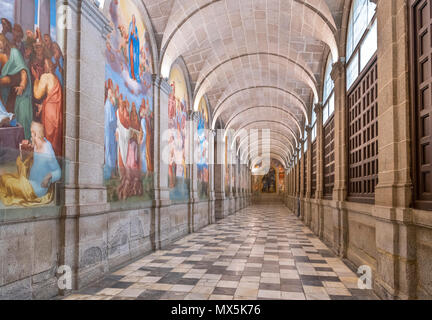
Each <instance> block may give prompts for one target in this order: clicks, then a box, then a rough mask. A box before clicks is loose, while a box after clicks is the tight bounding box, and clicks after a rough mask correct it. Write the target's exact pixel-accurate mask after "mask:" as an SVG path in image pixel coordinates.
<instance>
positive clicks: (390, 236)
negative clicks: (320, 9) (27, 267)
mask: <svg viewBox="0 0 432 320" xmlns="http://www.w3.org/2000/svg"><path fill="white" fill-rule="evenodd" d="M374 2H376V3H377V21H378V30H379V32H378V54H377V64H378V113H379V114H378V124H379V133H378V145H379V179H378V180H379V183H378V185H377V187H376V190H375V201H374V204H365V203H355V202H350V201H348V188H347V183H348V177H347V172H348V170H347V164H348V163H347V159H348V152H347V145H346V141H347V139H346V138H347V135H348V128H347V121H346V119H347V118H346V109H347V107H346V83H345V82H346V65H345V60H344V58H342V59H340V60H339V61H337V62H336V63H335V64H333V70H332V78H333V80H334V83H335V91H334V92H335V185H334V189H333V196H332V199H333V200H326V199H324V197H323V195H322V192H320V191H322V188H320V184H321V186H322V183H323V180H324V179H323V168H322V164H321V162H320V161H322V157H320V155H318V164H319V165H318V168H319V170H318V174H317V181H318V188H317V192H316V195H315V197H311V194H310V182H311V174H310V168H311V163H310V158H311V157H310V153H309V154H308V157H307V159H308V162H307V163H304V161H303V159H299V158H298V155H299V154H302V152H301V151H300V150H302V148H303V147H304V144H302V146H301V148H300V150H299V152H298V154H297V164H296V166H295V167H293V168H292V169H291V170H289V173H288V175H289V179H288V181H289V182H288V185H287V189H288V192H287V193H286V195H285V200H284V202H285V204H286V206H287V207H288V208H289V210H290V211H291V212H297V202H298V201H299V200H300V203H301V206H300V211H301V212H300V213H301V214H300V217H301V219H302V220H303V221H304V223H305V224H306V225H307V226H308V227H310V228H311V230H312V231H313V232H314V233H315V234H316V235H317V236H319V237H320V238H321V239H323V241H324V242H325V243H327V244H328V245H329V246H330V247H331V248H332V249H333V251H334V252H335V253H336V254H337V255H338V256H340V257H341V258H343V259H346V261H347V262H348V263H349V264H351V266H352V267H353V268H358V267H360V266H364V265H366V266H369V267H370V268H371V270H372V277H373V288H374V290H375V292H376V293H377V294H378V295H379V296H380V297H381V298H384V299H425V298H428V299H430V298H431V297H432V269H431V268H432V267H431V266H432V264H431V261H432V245H431V239H432V219H431V214H430V211H422V210H416V209H414V208H413V205H412V199H413V198H414V194H413V188H412V185H413V182H412V176H413V170H412V161H411V149H412V137H411V132H410V128H409V127H410V123H411V122H410V120H409V119H410V104H411V100H410V86H409V76H410V67H409V64H410V63H409V61H410V59H409V34H408V30H409V28H408V22H409V20H408V12H409V10H408V7H407V5H408V4H407V1H403V0H394V1H382V0H378V1H374ZM349 12H350V5H349V2H348V3H347V5H346V8H345V13H344V19H343V21H344V23H347V22H348V17H349ZM341 31H342V32H341V35H340V37H341V38H340V43H341V45H340V53H341V57H343V56H344V54H345V49H346V48H345V37H346V29H345V27H343V28H342V30H341ZM318 111H319V110H318ZM319 116H320V115H319V113H318V118H319ZM318 129H319V130H318V141H320V139H322V135H323V130H322V127H321V128H318ZM321 141H322V140H321ZM309 145H310V144H309ZM309 152H310V151H309ZM304 166H308V170H307V172H308V176H307V177H303V175H301V179H300V180H301V181H298V180H299V179H298V176H299V175H298V170H299V168H300V170H301V171H300V172H303V167H304ZM305 180H306V181H307V183H306V186H307V188H305Z"/></svg>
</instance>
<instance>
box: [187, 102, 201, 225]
mask: <svg viewBox="0 0 432 320" xmlns="http://www.w3.org/2000/svg"><path fill="white" fill-rule="evenodd" d="M196 127H197V120H196V119H195V112H194V111H192V110H190V111H189V113H188V121H187V124H186V130H187V131H186V132H188V134H189V138H186V144H187V145H188V150H186V151H187V154H188V155H189V161H186V163H188V165H187V167H188V176H189V181H190V189H189V205H188V223H189V233H193V232H195V227H196V220H195V212H196V211H197V208H196V205H197V202H199V196H198V166H197V162H196V159H195V139H197V137H196V134H197V130H196V129H195V128H196Z"/></svg>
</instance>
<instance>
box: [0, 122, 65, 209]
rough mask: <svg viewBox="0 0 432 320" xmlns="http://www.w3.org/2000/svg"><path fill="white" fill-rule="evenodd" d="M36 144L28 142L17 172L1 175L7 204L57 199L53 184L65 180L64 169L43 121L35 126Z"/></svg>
mask: <svg viewBox="0 0 432 320" xmlns="http://www.w3.org/2000/svg"><path fill="white" fill-rule="evenodd" d="M31 135H32V142H33V145H30V144H29V143H28V142H24V143H23V144H22V145H21V147H20V149H21V154H20V156H19V157H18V159H17V161H16V164H17V173H16V174H9V173H8V174H4V175H2V176H0V201H2V202H3V204H5V205H6V206H13V205H20V206H25V207H31V206H37V205H46V204H49V203H50V202H52V200H53V198H54V188H53V183H55V182H57V181H59V180H60V179H61V169H60V166H59V163H58V161H57V159H56V156H55V153H54V150H53V147H52V145H51V143H50V142H49V141H48V140H47V139H46V138H45V133H44V127H43V125H42V124H40V123H36V122H33V123H32V125H31Z"/></svg>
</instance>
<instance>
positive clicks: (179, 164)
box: [168, 65, 190, 202]
mask: <svg viewBox="0 0 432 320" xmlns="http://www.w3.org/2000/svg"><path fill="white" fill-rule="evenodd" d="M169 83H170V85H171V93H170V96H169V101H168V130H169V138H168V150H169V162H168V186H169V188H170V199H171V201H174V202H182V201H186V200H188V199H189V186H190V182H189V178H188V169H187V165H186V153H187V139H186V137H187V126H186V122H187V112H188V106H189V97H188V91H187V85H186V79H185V76H184V74H183V71H182V70H181V68H180V67H179V66H178V65H174V66H173V67H172V68H171V73H170V78H169Z"/></svg>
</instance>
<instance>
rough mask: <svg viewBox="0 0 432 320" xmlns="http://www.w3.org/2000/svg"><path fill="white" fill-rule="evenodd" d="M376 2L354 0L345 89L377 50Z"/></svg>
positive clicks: (349, 32) (348, 38) (349, 29)
mask: <svg viewBox="0 0 432 320" xmlns="http://www.w3.org/2000/svg"><path fill="white" fill-rule="evenodd" d="M375 11H376V4H374V3H373V2H371V1H370V0H354V2H353V5H352V8H351V14H350V21H349V24H348V36H347V51H346V57H347V61H348V64H347V89H350V88H351V86H352V85H353V84H354V82H355V81H356V80H357V78H358V77H359V75H360V74H361V72H362V71H363V70H364V68H365V67H366V66H367V64H368V63H369V61H370V60H371V58H372V57H373V56H374V55H375V53H376V51H377V21H376V14H375Z"/></svg>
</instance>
